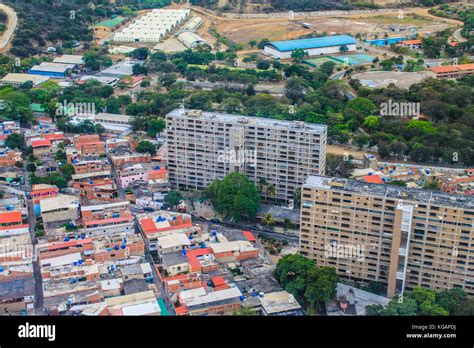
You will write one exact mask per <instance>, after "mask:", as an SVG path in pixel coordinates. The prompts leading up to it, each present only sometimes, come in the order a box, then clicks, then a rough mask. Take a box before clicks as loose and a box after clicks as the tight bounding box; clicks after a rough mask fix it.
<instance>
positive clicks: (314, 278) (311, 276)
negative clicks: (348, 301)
mask: <svg viewBox="0 0 474 348" xmlns="http://www.w3.org/2000/svg"><path fill="white" fill-rule="evenodd" d="M338 281H339V277H338V276H337V274H336V269H335V268H333V267H315V268H312V269H310V270H309V271H308V278H307V286H306V291H305V293H304V297H305V299H306V301H307V302H309V303H310V304H311V306H316V307H317V308H318V309H319V310H321V309H322V306H323V304H324V302H325V301H329V300H330V299H332V298H333V297H334V296H336V286H337V282H338Z"/></svg>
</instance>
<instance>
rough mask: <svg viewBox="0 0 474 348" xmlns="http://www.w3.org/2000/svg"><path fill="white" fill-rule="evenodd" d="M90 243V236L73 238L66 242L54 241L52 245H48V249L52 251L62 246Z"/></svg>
mask: <svg viewBox="0 0 474 348" xmlns="http://www.w3.org/2000/svg"><path fill="white" fill-rule="evenodd" d="M91 243H92V239H91V238H86V239H77V240H76V239H73V240H70V241H68V242H61V243H54V244H52V245H49V246H48V251H53V250H57V249H62V248H69V247H72V246H76V245H84V244H91Z"/></svg>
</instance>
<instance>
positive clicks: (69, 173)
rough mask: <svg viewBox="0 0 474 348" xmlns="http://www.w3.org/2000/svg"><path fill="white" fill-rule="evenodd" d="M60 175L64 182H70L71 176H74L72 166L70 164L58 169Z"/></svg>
mask: <svg viewBox="0 0 474 348" xmlns="http://www.w3.org/2000/svg"><path fill="white" fill-rule="evenodd" d="M59 170H60V171H61V173H63V175H64V177H65V178H66V180H71V178H72V174H74V166H73V165H72V164H69V163H66V164H63V165H62V166H61V167H59Z"/></svg>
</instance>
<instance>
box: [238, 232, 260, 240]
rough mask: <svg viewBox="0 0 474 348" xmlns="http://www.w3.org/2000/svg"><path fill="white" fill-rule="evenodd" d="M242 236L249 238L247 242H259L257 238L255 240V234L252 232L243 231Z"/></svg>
mask: <svg viewBox="0 0 474 348" xmlns="http://www.w3.org/2000/svg"><path fill="white" fill-rule="evenodd" d="M242 234H243V235H244V237H245V238H247V240H248V241H249V242H256V241H257V238H255V236H254V235H253V233H252V232H250V231H242Z"/></svg>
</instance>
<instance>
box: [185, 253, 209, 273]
mask: <svg viewBox="0 0 474 348" xmlns="http://www.w3.org/2000/svg"><path fill="white" fill-rule="evenodd" d="M208 254H212V249H211V248H199V249H192V250H188V251H187V252H186V257H187V258H188V262H189V266H190V268H191V269H192V270H194V269H195V268H200V267H201V263H200V262H199V260H198V258H197V257H198V256H202V255H208Z"/></svg>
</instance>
